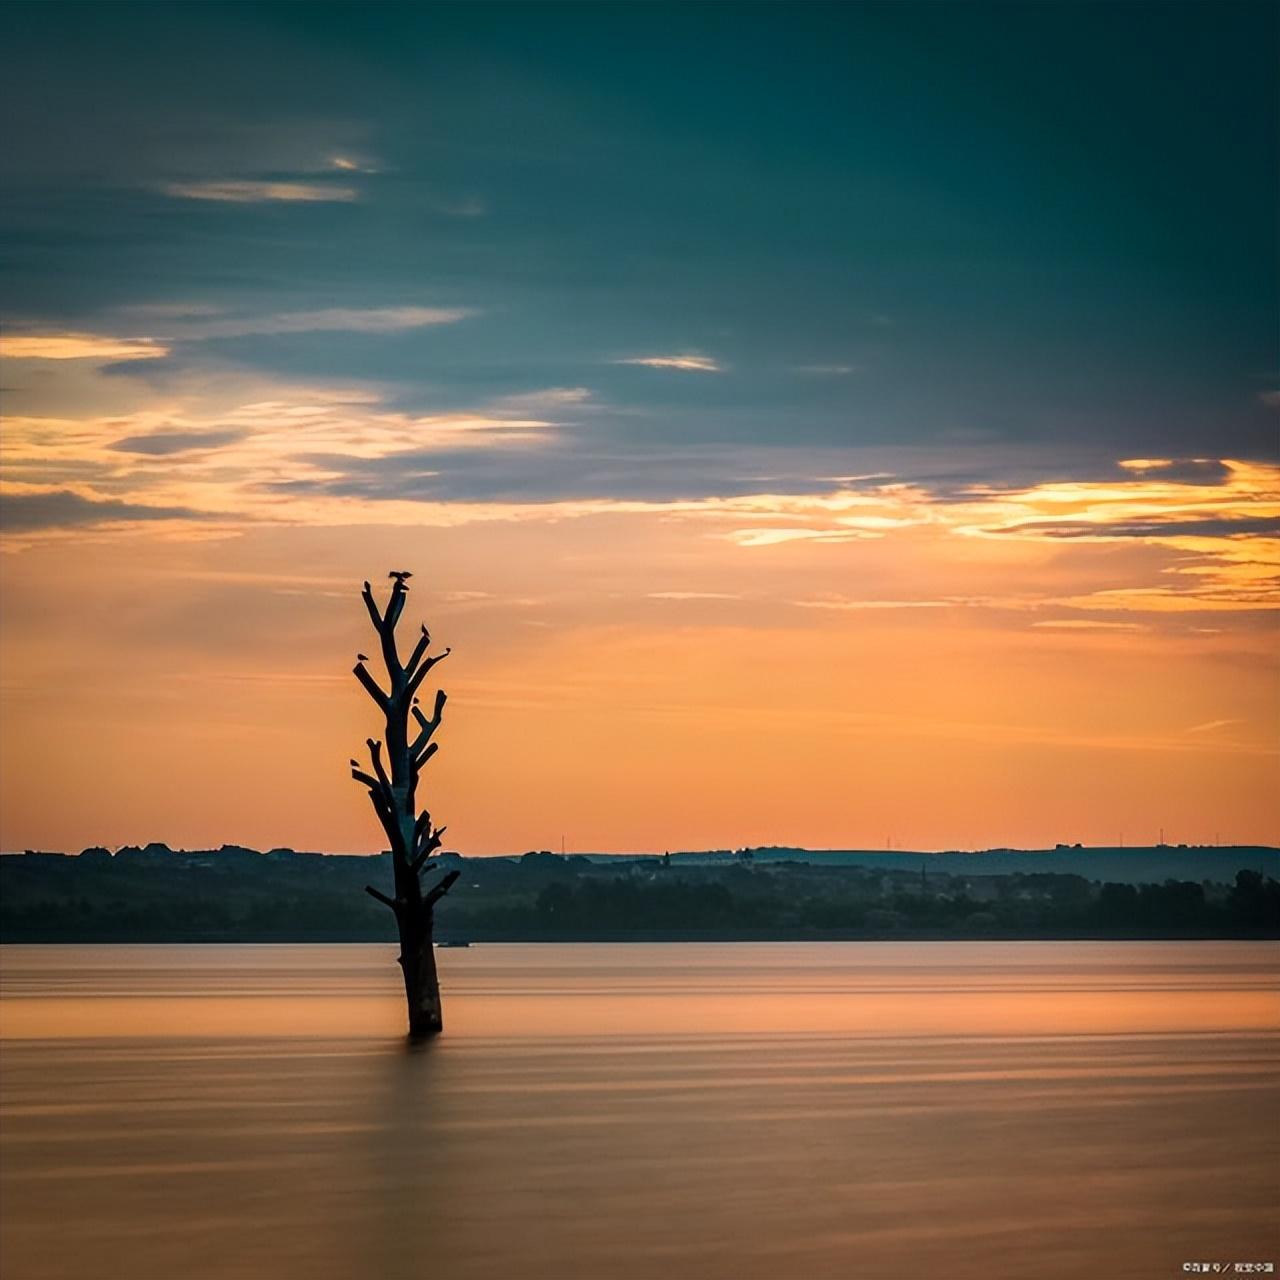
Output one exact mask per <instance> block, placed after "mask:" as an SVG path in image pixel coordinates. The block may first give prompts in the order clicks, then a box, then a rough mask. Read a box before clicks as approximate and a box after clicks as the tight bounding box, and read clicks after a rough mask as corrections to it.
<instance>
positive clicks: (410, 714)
mask: <svg viewBox="0 0 1280 1280" xmlns="http://www.w3.org/2000/svg"><path fill="white" fill-rule="evenodd" d="M388 576H389V577H390V578H391V579H392V587H391V596H390V598H389V599H388V601H387V607H386V611H385V612H379V610H378V605H377V602H376V601H375V600H374V598H373V591H372V589H371V588H370V586H369V584H368V583H367V582H366V583H365V584H364V590H363V591H362V592H361V595H362V596H363V598H364V603H365V608H366V609H368V611H369V617H370V619H371V620H372V621H373V626H374V630H375V631H376V632H377V633H378V639H379V642H380V644H381V647H382V660H383V662H384V664H385V665H386V669H387V682H388V684H389V685H390V688H389V689H385V690H384V689H383V688H382V686H381V685H379V684H378V682H377V680H375V679H374V678H373V676H372V675H370V673H369V670H368V668H367V667H366V666H365V662H366V661H368V659H366V658H365V656H364V654H360V655H359V661H358V662H357V663H356V665H355V669H354V670H355V676H356V679H357V680H359V681H360V683H361V684H362V685H363V686H364V689H365V691H366V692H367V693H368V695H369V696H370V697H371V698H372V699H373V700H374V702H375V703H376V704H377V706H378V709H379V710H380V711H381V712H382V714H383V718H384V720H385V722H386V731H385V734H384V741H383V742H380V741H378V740H376V739H374V738H369V739H368V741H367V745H368V748H369V761H370V766H371V769H372V772H369V771H366V770H365V769H363V768H362V767H361V765H360V763H359V761H357V760H352V761H351V776H352V777H353V778H354V779H355V780H356V781H357V782H358V783H360V784H361V785H362V786H363V787H365V788H367V789H368V792H369V799H370V800H371V801H372V803H373V809H374V812H375V813H376V814H377V816H378V821H379V822H381V823H382V829H383V831H385V832H386V835H387V840H388V841H389V842H390V846H391V862H392V867H393V869H394V873H395V896H394V897H388V896H387V895H386V894H385V893H382V892H381V891H380V890H378V889H375V888H374V887H373V885H366V886H365V892H366V893H368V894H369V895H370V896H371V897H373V898H376V899H377V900H378V901H379V902H381V903H383V904H384V905H385V906H387V907H389V908H390V909H391V910H392V912H394V914H395V918H396V925H397V927H398V928H399V931H400V959H399V964H400V968H401V969H402V970H403V971H404V990H405V997H406V999H407V1000H408V1004H409V1034H410V1036H413V1037H421V1036H431V1035H435V1034H436V1033H437V1032H439V1031H440V1029H441V1028H442V1026H443V1025H444V1022H443V1018H442V1017H441V1010H440V983H439V980H438V978H437V975H436V960H435V951H434V949H433V946H432V930H433V927H434V915H433V913H434V911H435V905H436V903H437V902H439V901H440V899H441V898H443V897H444V895H445V894H446V893H448V892H449V890H450V889H451V888H452V887H453V882H454V881H455V880H457V878H458V875H459V873H458V872H457V871H450V872H448V873H446V874H445V875H444V876H442V877H441V879H440V880H438V881H437V882H436V883H435V884H434V885H433V886H431V887H430V888H427V887H426V886H425V885H424V877H425V876H427V875H429V874H430V873H432V872H434V871H436V870H438V869H439V863H438V862H437V861H433V856H434V855H435V854H436V852H437V851H438V850H439V848H440V844H441V839H442V837H443V835H444V832H445V828H444V827H433V826H432V825H431V815H430V813H428V812H427V811H426V810H425V809H424V810H423V811H422V812H421V813H418V811H417V791H418V781H419V779H420V777H421V774H422V770H423V768H424V767H425V766H426V763H427V761H428V760H430V759H431V757H432V756H433V755H435V753H436V749H437V747H438V745H439V744H438V743H436V742H434V741H432V739H433V738H434V736H435V733H436V730H437V729H439V727H440V720H441V717H442V716H443V714H444V704H445V700H446V694H445V692H444V690H443V689H441V690H438V691H437V693H436V698H435V707H434V710H433V711H432V714H431V717H430V718H428V717H427V716H425V715H424V714H423V713H422V711H421V709H420V708H419V706H418V690H419V689H420V688H421V687H422V682H423V680H424V679H425V678H426V676H427V673H428V672H429V671H430V670H431V669H432V667H434V666H435V665H436V663H437V662H440V661H442V660H443V659H444V658H447V657H448V656H449V650H448V649H445V650H443V651H442V652H440V653H438V654H436V655H435V656H434V657H428V656H427V650H428V649H429V648H430V646H431V634H430V632H428V630H427V628H426V626H425V625H424V626H423V627H422V633H421V635H420V636H419V637H418V639H417V641H416V643H415V644H414V646H413V651H412V652H411V653H410V654H409V657H408V658H407V659H406V660H405V661H404V662H401V660H400V654H399V652H398V650H397V648H396V624H397V623H398V622H399V621H400V615H401V614H402V613H403V612H404V604H405V599H406V597H407V595H408V592H409V588H408V585H407V579H408V578H409V577H410V576H411V575H410V574H409V573H407V572H404V571H396V572H392V573H391V574H389V575H388ZM411 718H412V720H413V721H414V723H415V725H416V732H415V733H414V736H413V737H412V738H411V737H410V719H411ZM384 742H385V748H386V752H385V760H384V756H383V747H384Z"/></svg>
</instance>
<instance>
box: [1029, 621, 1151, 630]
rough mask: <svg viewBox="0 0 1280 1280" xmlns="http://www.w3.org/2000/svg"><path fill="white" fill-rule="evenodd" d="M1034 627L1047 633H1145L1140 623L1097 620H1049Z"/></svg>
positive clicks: (1037, 623) (1035, 623) (1036, 623)
mask: <svg viewBox="0 0 1280 1280" xmlns="http://www.w3.org/2000/svg"><path fill="white" fill-rule="evenodd" d="M1031 625H1032V626H1033V627H1037V628H1040V629H1042V630H1045V631H1145V630H1147V628H1146V627H1145V626H1143V625H1142V623H1140V622H1105V621H1102V620H1101V619H1097V618H1047V619H1045V620H1044V621H1043V622H1033V623H1032V624H1031Z"/></svg>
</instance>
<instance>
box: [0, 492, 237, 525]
mask: <svg viewBox="0 0 1280 1280" xmlns="http://www.w3.org/2000/svg"><path fill="white" fill-rule="evenodd" d="M210 518H216V517H211V516H210V514H209V512H206V511H193V510H191V509H189V508H186V507H153V506H147V505H145V504H141V503H137V502H122V501H119V500H117V499H114V498H103V499H90V498H85V497H83V496H81V495H80V494H78V493H73V492H72V491H71V490H70V489H55V490H51V491H49V492H47V493H6V494H5V495H4V500H3V502H0V530H2V531H3V532H5V533H31V532H36V531H39V530H44V529H60V528H67V527H69V526H84V525H95V524H116V523H121V522H125V521H134V520H208V519H210Z"/></svg>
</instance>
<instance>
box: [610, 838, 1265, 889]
mask: <svg viewBox="0 0 1280 1280" xmlns="http://www.w3.org/2000/svg"><path fill="white" fill-rule="evenodd" d="M744 852H745V853H746V854H749V855H750V856H751V858H752V859H753V860H754V861H756V862H760V863H766V862H805V863H809V864H811V865H813V866H822V865H824V864H825V865H827V866H852V867H868V868H872V869H876V870H884V871H913V872H915V873H916V874H917V875H918V874H919V873H920V871H921V869H925V870H926V871H931V872H932V871H937V872H945V873H946V874H949V875H968V876H1003V875H1012V874H1013V873H1015V872H1019V873H1021V874H1023V875H1030V874H1033V873H1035V872H1053V873H1054V874H1057V875H1076V876H1084V877H1085V879H1086V880H1099V881H1105V880H1113V881H1118V882H1121V883H1124V884H1158V883H1160V882H1161V881H1164V880H1196V881H1201V880H1209V881H1213V882H1214V883H1219V884H1230V883H1231V882H1232V881H1233V880H1234V879H1235V875H1236V872H1237V871H1239V870H1240V869H1241V868H1245V867H1247V868H1249V869H1250V870H1252V871H1260V872H1262V873H1263V874H1264V875H1269V876H1272V877H1280V849H1276V848H1272V847H1270V846H1268V845H1222V846H1217V845H1214V846H1208V845H1181V844H1180V845H1171V844H1161V845H1151V846H1147V847H1145V848H1096V847H1089V848H1084V847H1082V846H1080V845H1071V846H1067V845H1059V846H1058V847H1057V848H1054V849H986V850H982V851H979V852H975V853H960V852H952V853H911V852H900V851H897V850H895V851H893V852H887V851H884V850H870V849H801V848H787V847H785V846H768V847H764V848H758V849H748V850H745V851H743V850H737V851H734V850H727V849H726V850H713V851H708V852H705V853H673V854H672V855H671V857H672V859H673V860H678V861H681V862H689V863H698V862H703V863H715V862H732V861H735V860H738V859H741V857H742V856H743V853H744ZM597 856H602V855H597ZM603 856H607V855H603Z"/></svg>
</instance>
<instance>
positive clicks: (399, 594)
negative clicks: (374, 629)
mask: <svg viewBox="0 0 1280 1280" xmlns="http://www.w3.org/2000/svg"><path fill="white" fill-rule="evenodd" d="M408 590H409V588H408V587H406V586H405V585H404V580H403V579H402V578H397V579H396V581H395V586H393V587H392V588H391V599H390V600H388V601H387V616H386V618H385V619H384V620H383V622H384V625H385V626H386V628H387V630H388V631H394V630H395V629H396V623H397V622H399V621H400V615H401V614H402V613H403V612H404V601H405V595H406V593H407V592H408Z"/></svg>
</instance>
